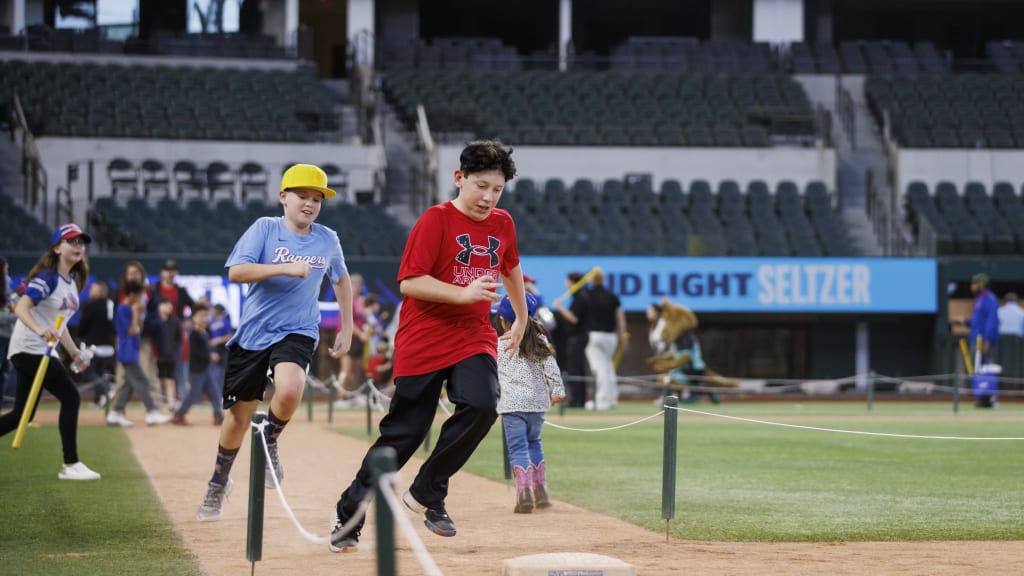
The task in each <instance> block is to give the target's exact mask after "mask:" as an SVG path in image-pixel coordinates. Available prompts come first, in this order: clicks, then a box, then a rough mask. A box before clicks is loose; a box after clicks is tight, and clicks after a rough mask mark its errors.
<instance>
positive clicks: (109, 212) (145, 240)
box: [41, 196, 408, 257]
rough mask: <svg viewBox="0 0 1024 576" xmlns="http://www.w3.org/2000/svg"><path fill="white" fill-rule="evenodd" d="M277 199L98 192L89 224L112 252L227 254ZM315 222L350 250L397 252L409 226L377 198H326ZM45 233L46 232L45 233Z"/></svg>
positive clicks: (275, 210) (273, 212) (276, 208)
mask: <svg viewBox="0 0 1024 576" xmlns="http://www.w3.org/2000/svg"><path fill="white" fill-rule="evenodd" d="M280 215H281V206H280V205H279V204H266V203H264V202H263V201H262V200H261V199H260V200H250V201H249V202H247V203H246V204H244V205H239V204H238V203H236V202H235V201H233V200H229V199H221V200H217V201H216V202H211V201H208V200H206V199H205V198H202V197H192V198H189V199H187V200H185V201H184V202H179V201H178V200H176V199H174V198H171V197H164V198H160V199H159V200H157V201H156V202H155V203H152V202H150V201H147V200H146V199H145V198H143V197H131V198H128V199H126V200H123V201H121V200H118V199H116V198H113V197H110V196H107V197H103V198H98V199H97V200H96V202H95V203H94V204H93V207H92V209H91V210H90V211H89V215H88V229H89V231H90V232H91V233H92V234H93V235H94V237H95V240H96V242H97V245H98V247H99V248H102V249H104V250H108V251H111V252H140V253H180V254H224V255H226V254H227V253H228V252H230V251H231V247H232V246H234V244H235V242H236V241H237V240H238V238H239V237H240V236H241V235H242V233H243V232H244V231H245V229H246V228H247V227H248V226H249V225H250V224H252V222H253V221H255V220H256V219H257V218H259V217H262V216H280ZM317 222H319V223H321V224H323V225H325V226H329V227H331V228H333V229H335V230H337V232H338V235H339V236H340V237H341V243H342V246H343V247H344V250H345V255H346V256H382V257H398V256H401V254H402V249H403V248H404V246H405V238H406V236H407V235H408V230H406V229H405V228H404V227H403V226H402V225H401V224H400V223H399V222H398V221H397V220H396V219H395V218H394V216H392V215H391V214H390V213H388V212H387V210H386V209H385V208H384V207H383V206H380V205H379V204H370V205H366V206H355V205H352V204H342V203H333V202H330V201H328V202H326V203H324V205H323V207H322V208H321V211H320V216H319V217H318V218H317ZM41 237H43V238H45V234H43V235H42V236H41Z"/></svg>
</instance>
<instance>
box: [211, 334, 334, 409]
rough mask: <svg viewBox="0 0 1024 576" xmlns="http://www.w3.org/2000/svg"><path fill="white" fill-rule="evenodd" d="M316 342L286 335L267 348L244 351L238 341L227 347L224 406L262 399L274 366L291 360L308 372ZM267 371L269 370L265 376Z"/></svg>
mask: <svg viewBox="0 0 1024 576" xmlns="http://www.w3.org/2000/svg"><path fill="white" fill-rule="evenodd" d="M315 344H316V341H315V340H313V339H312V338H310V337H309V336H301V335H298V334H289V335H287V336H285V337H284V339H283V340H279V341H277V342H275V343H274V344H271V345H270V347H269V348H267V349H266V350H246V349H245V348H242V347H241V346H239V345H238V344H232V345H231V346H228V369H227V371H226V372H225V373H224V408H225V409H227V408H230V407H232V406H234V405H235V403H236V402H246V401H249V400H263V393H264V392H265V391H266V389H267V384H269V383H271V382H272V380H270V378H273V371H274V366H276V365H277V364H279V363H281V362H292V363H294V364H298V365H299V366H302V368H303V369H304V370H306V371H307V372H308V371H309V364H310V362H311V361H312V360H313V351H314V348H315ZM267 370H270V375H269V376H268V374H267Z"/></svg>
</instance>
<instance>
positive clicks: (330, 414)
mask: <svg viewBox="0 0 1024 576" xmlns="http://www.w3.org/2000/svg"><path fill="white" fill-rule="evenodd" d="M337 397H338V386H337V381H335V379H334V375H333V374H331V385H330V387H329V388H327V423H328V424H333V423H334V399H335V398H337Z"/></svg>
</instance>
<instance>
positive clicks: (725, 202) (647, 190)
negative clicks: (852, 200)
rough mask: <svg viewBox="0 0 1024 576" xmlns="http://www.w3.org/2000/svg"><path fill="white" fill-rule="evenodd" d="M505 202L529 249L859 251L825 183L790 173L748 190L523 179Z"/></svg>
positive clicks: (703, 184)
mask: <svg viewBox="0 0 1024 576" xmlns="http://www.w3.org/2000/svg"><path fill="white" fill-rule="evenodd" d="M500 206H501V207H503V208H505V209H506V210H508V211H509V212H510V213H511V214H512V216H513V218H514V219H515V221H516V228H517V231H518V236H519V247H520V251H521V252H523V253H525V254H561V255H574V254H598V255H600V254H608V255H647V256H655V255H666V256H685V255H703V256H852V255H854V250H853V248H852V247H851V245H850V242H849V239H848V238H847V237H846V235H845V233H844V229H843V227H842V226H841V225H840V223H839V221H838V216H837V214H836V212H835V210H834V209H833V208H832V201H831V199H830V197H829V194H828V191H827V190H826V188H825V186H824V185H823V184H822V183H821V182H811V183H810V184H808V186H807V188H806V190H805V191H804V194H801V193H800V191H799V189H798V188H797V186H796V185H795V184H794V183H792V182H789V181H781V182H779V183H778V185H777V186H776V189H775V193H774V194H772V193H771V191H770V189H769V186H768V184H767V183H765V182H762V181H752V182H751V183H750V184H749V186H748V187H747V190H746V191H745V192H744V191H741V189H740V186H739V185H738V184H737V183H736V182H734V181H731V180H726V181H722V182H719V183H718V185H717V190H715V189H713V188H712V185H711V183H709V182H707V181H705V180H694V181H693V182H691V183H690V186H689V189H688V190H686V191H684V189H683V186H682V184H681V183H680V182H679V181H677V180H671V179H668V180H665V181H663V182H662V183H661V184H660V186H659V188H658V190H657V191H656V190H654V189H653V188H652V187H651V185H650V184H649V181H639V182H635V183H631V184H630V185H629V186H627V185H626V184H624V183H623V182H622V181H620V180H606V181H604V182H600V183H595V182H593V181H591V180H587V179H581V180H577V181H575V182H573V183H572V184H567V183H566V182H565V181H563V180H561V179H550V180H547V181H546V182H544V183H542V184H541V183H538V182H535V181H534V180H531V179H529V178H517V179H516V180H514V181H513V186H512V189H511V190H509V192H508V193H506V194H505V195H504V196H503V197H502V201H501V204H500Z"/></svg>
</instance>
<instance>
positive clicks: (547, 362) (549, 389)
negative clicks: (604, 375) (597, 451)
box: [498, 340, 565, 414]
mask: <svg viewBox="0 0 1024 576" xmlns="http://www.w3.org/2000/svg"><path fill="white" fill-rule="evenodd" d="M508 344H509V343H508V340H499V341H498V384H499V386H500V387H501V398H499V399H498V414H508V413H510V412H547V411H548V409H550V408H551V395H552V394H558V395H559V396H564V395H565V387H564V386H563V384H562V372H561V370H559V368H558V362H556V361H555V357H554V356H548V357H547V358H545V359H544V360H543V361H540V362H531V361H528V360H526V359H524V358H523V357H522V356H520V355H519V354H516V355H514V356H513V357H512V358H509V357H508V353H507V352H506V351H507V350H508Z"/></svg>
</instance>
